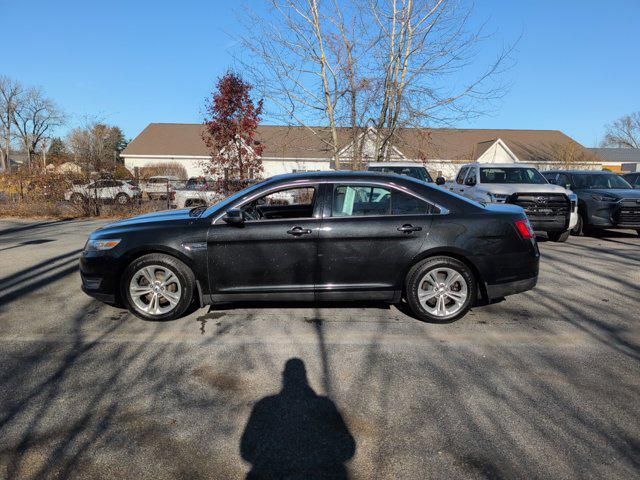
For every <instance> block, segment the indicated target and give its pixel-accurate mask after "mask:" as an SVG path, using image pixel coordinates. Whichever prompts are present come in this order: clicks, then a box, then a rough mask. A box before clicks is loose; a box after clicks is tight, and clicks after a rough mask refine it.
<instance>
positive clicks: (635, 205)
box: [542, 170, 640, 235]
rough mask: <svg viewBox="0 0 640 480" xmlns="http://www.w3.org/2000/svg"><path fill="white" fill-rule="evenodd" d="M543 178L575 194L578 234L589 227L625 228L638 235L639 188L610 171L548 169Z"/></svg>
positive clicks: (639, 212)
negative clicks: (635, 188)
mask: <svg viewBox="0 0 640 480" xmlns="http://www.w3.org/2000/svg"><path fill="white" fill-rule="evenodd" d="M542 174H543V175H544V176H545V178H546V179H547V180H549V182H551V183H555V184H557V185H560V186H562V187H565V188H569V189H571V190H572V191H573V192H574V193H575V194H576V195H578V213H579V218H578V224H577V225H576V227H575V228H574V229H573V233H574V234H576V235H582V234H584V233H585V232H586V231H587V230H589V229H602V228H628V229H633V230H636V231H637V232H638V233H639V234H640V191H639V190H634V189H633V187H632V186H631V185H629V183H628V182H627V181H626V180H625V179H623V178H622V177H621V176H619V175H617V174H615V173H613V172H606V171H602V172H598V171H589V170H550V171H546V172H542Z"/></svg>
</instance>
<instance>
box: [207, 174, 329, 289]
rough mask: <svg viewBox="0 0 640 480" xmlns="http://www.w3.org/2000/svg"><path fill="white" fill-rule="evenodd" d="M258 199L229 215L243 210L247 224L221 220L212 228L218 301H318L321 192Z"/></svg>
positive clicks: (276, 193) (280, 190)
mask: <svg viewBox="0 0 640 480" xmlns="http://www.w3.org/2000/svg"><path fill="white" fill-rule="evenodd" d="M256 195H257V196H252V198H251V199H250V200H249V201H244V203H242V204H236V205H230V206H229V207H228V209H227V210H229V209H235V208H240V209H242V210H243V211H244V213H245V217H246V220H245V221H244V223H242V224H241V225H238V226H236V225H230V224H227V223H226V222H225V221H224V219H223V218H221V215H218V218H217V219H216V220H215V221H214V223H213V224H212V225H211V227H210V228H209V232H208V235H207V250H208V266H209V286H210V289H211V292H212V293H213V300H214V301H233V300H313V298H314V296H313V290H314V286H315V279H316V267H317V239H318V231H319V228H320V222H321V218H320V210H319V209H320V208H321V205H322V203H321V197H320V195H319V186H318V185H317V184H297V185H296V186H295V187H274V188H271V189H269V190H267V191H264V192H261V193H260V194H256ZM287 207H290V208H287ZM255 217H257V218H255Z"/></svg>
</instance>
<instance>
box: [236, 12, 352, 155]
mask: <svg viewBox="0 0 640 480" xmlns="http://www.w3.org/2000/svg"><path fill="white" fill-rule="evenodd" d="M320 4H321V0H270V1H269V5H270V6H271V10H272V15H271V17H272V19H273V20H274V21H270V20H269V19H267V18H265V17H264V16H262V15H261V14H260V13H258V12H255V11H253V10H252V9H251V8H247V9H246V11H245V17H244V18H245V23H246V24H247V25H251V28H250V29H248V30H247V31H248V32H251V33H249V34H247V35H246V36H244V37H242V38H241V39H240V44H241V46H242V51H243V52H246V53H248V54H249V58H245V57H238V59H239V61H240V62H241V63H242V65H243V67H244V68H243V69H244V70H245V71H246V72H247V73H248V74H249V77H250V78H251V80H252V83H255V84H256V86H257V87H258V90H259V92H260V94H261V96H266V97H268V98H269V99H270V100H271V101H272V103H273V107H274V108H272V110H271V112H270V114H271V116H273V117H276V118H279V119H281V120H284V121H285V122H288V123H290V122H291V120H293V121H294V122H295V123H298V124H300V125H305V126H306V127H307V128H308V129H309V131H310V132H312V133H313V134H316V135H318V138H319V139H320V140H321V141H322V142H323V143H324V144H325V145H326V147H327V148H328V149H329V150H330V151H331V153H332V156H333V157H334V159H335V160H336V161H338V150H339V141H338V133H337V123H338V122H337V119H336V108H337V105H338V101H339V96H340V91H339V85H338V81H339V79H338V73H337V68H336V65H335V64H334V63H333V60H334V59H333V58H330V56H329V55H328V50H327V34H328V32H327V30H328V29H329V27H330V26H331V24H330V23H329V22H327V20H326V19H327V12H325V11H323V10H321V7H320ZM256 26H257V27H258V28H256ZM258 59H259V62H257V61H256V60H258ZM310 118H321V119H322V120H323V123H326V124H328V128H329V136H328V138H327V136H326V135H325V134H324V133H325V132H324V130H323V129H321V130H318V129H315V128H313V126H312V125H311V124H310V123H309V122H308V120H309V119H310Z"/></svg>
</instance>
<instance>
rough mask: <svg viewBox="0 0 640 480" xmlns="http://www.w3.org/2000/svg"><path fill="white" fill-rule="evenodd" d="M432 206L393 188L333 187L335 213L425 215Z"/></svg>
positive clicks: (341, 215)
mask: <svg viewBox="0 0 640 480" xmlns="http://www.w3.org/2000/svg"><path fill="white" fill-rule="evenodd" d="M431 211H432V207H431V205H429V204H428V203H426V202H423V201H422V200H420V199H418V198H416V197H414V196H412V195H409V194H406V193H403V192H399V191H397V190H394V189H387V188H383V187H375V186H369V185H366V186H365V185H337V186H336V187H335V188H334V191H333V205H332V216H333V217H361V216H380V215H422V214H427V213H431Z"/></svg>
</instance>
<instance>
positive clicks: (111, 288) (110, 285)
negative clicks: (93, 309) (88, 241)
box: [80, 251, 119, 303]
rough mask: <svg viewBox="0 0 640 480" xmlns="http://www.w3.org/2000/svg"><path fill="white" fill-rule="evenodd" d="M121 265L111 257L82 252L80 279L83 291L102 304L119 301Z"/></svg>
mask: <svg viewBox="0 0 640 480" xmlns="http://www.w3.org/2000/svg"><path fill="white" fill-rule="evenodd" d="M118 269H119V264H118V262H117V260H116V259H115V258H113V257H111V256H110V255H106V254H104V253H101V252H100V253H98V252H86V251H85V252H82V255H81V256H80V278H81V280H82V291H83V292H84V293H86V294H87V295H89V296H91V297H93V298H96V299H98V300H100V301H102V302H106V303H115V302H116V301H117V297H118V292H117V282H116V278H117V274H118V271H119V270H118Z"/></svg>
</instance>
